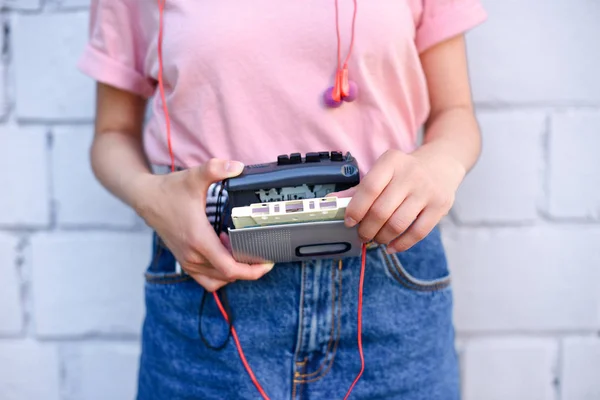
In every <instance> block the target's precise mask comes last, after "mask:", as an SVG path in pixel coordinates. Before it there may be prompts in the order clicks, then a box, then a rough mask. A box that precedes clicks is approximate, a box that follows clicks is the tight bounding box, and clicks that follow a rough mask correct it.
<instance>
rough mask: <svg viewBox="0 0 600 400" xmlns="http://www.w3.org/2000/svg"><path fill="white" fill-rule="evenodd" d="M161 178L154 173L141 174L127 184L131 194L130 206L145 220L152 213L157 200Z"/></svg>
mask: <svg viewBox="0 0 600 400" xmlns="http://www.w3.org/2000/svg"><path fill="white" fill-rule="evenodd" d="M160 178H161V177H160V176H159V175H154V174H152V173H141V174H137V175H135V176H134V177H132V178H131V180H130V181H129V183H128V184H127V185H128V187H129V188H130V193H131V194H130V196H129V199H130V200H129V205H130V206H131V207H132V208H133V210H134V211H135V212H136V213H137V214H138V215H139V216H140V217H141V218H143V219H144V220H145V219H146V217H147V215H148V213H149V212H151V205H152V200H153V199H156V198H157V196H156V193H157V189H158V187H159V184H160Z"/></svg>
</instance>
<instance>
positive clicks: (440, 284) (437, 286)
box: [389, 254, 450, 292]
mask: <svg viewBox="0 0 600 400" xmlns="http://www.w3.org/2000/svg"><path fill="white" fill-rule="evenodd" d="M389 256H390V259H391V260H392V263H393V264H394V267H395V268H396V271H397V272H398V274H399V275H400V276H401V277H402V278H403V279H404V280H406V281H407V282H408V283H409V284H410V285H411V286H413V287H414V288H416V289H417V290H420V291H425V292H434V291H437V290H442V289H444V288H446V287H448V286H449V285H450V276H447V277H445V278H442V279H440V280H438V281H436V282H432V283H431V284H427V283H424V284H421V283H418V282H415V281H414V279H412V278H411V277H410V276H408V275H407V272H406V271H405V270H404V267H402V264H401V263H400V259H399V258H398V256H397V255H396V254H390V255H389Z"/></svg>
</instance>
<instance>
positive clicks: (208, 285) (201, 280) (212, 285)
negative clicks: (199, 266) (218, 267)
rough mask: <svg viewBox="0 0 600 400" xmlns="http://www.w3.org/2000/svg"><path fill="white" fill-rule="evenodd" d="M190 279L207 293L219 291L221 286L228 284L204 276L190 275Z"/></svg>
mask: <svg viewBox="0 0 600 400" xmlns="http://www.w3.org/2000/svg"><path fill="white" fill-rule="evenodd" d="M192 278H194V280H195V281H196V282H198V284H200V286H202V287H203V288H204V289H206V291H207V292H211V293H212V292H216V291H217V290H219V289H221V288H222V287H223V286H225V285H227V283H228V282H226V281H221V280H218V279H213V278H210V277H208V276H205V275H192Z"/></svg>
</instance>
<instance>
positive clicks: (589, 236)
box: [444, 226, 600, 332]
mask: <svg viewBox="0 0 600 400" xmlns="http://www.w3.org/2000/svg"><path fill="white" fill-rule="evenodd" d="M444 232H445V233H444V240H445V245H446V248H447V251H448V259H449V263H450V266H451V269H452V273H453V275H454V286H455V299H456V325H457V329H458V330H459V331H461V332H477V331H481V332H494V331H496V332H499V331H509V332H521V331H534V332H541V331H553V330H559V331H564V330H575V329H579V330H597V329H599V328H600V290H598V282H600V268H598V265H600V250H599V248H598V243H600V228H598V227H578V226H575V227H568V226H564V227H536V228H514V229H512V228H510V229H509V228H506V229H498V230H489V229H462V230H457V231H452V230H450V229H448V227H446V229H445V231H444Z"/></svg>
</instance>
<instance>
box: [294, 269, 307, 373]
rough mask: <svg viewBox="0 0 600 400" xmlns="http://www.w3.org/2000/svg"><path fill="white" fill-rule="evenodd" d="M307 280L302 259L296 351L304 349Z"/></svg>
mask: <svg viewBox="0 0 600 400" xmlns="http://www.w3.org/2000/svg"><path fill="white" fill-rule="evenodd" d="M305 282H306V264H305V263H304V261H302V282H301V283H300V284H301V285H302V288H301V292H300V293H301V296H300V314H299V316H298V317H299V318H300V333H299V334H298V343H297V345H296V351H297V352H299V351H301V349H302V343H303V340H302V339H303V335H304V283H305ZM296 357H298V354H296ZM296 362H297V361H296Z"/></svg>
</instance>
